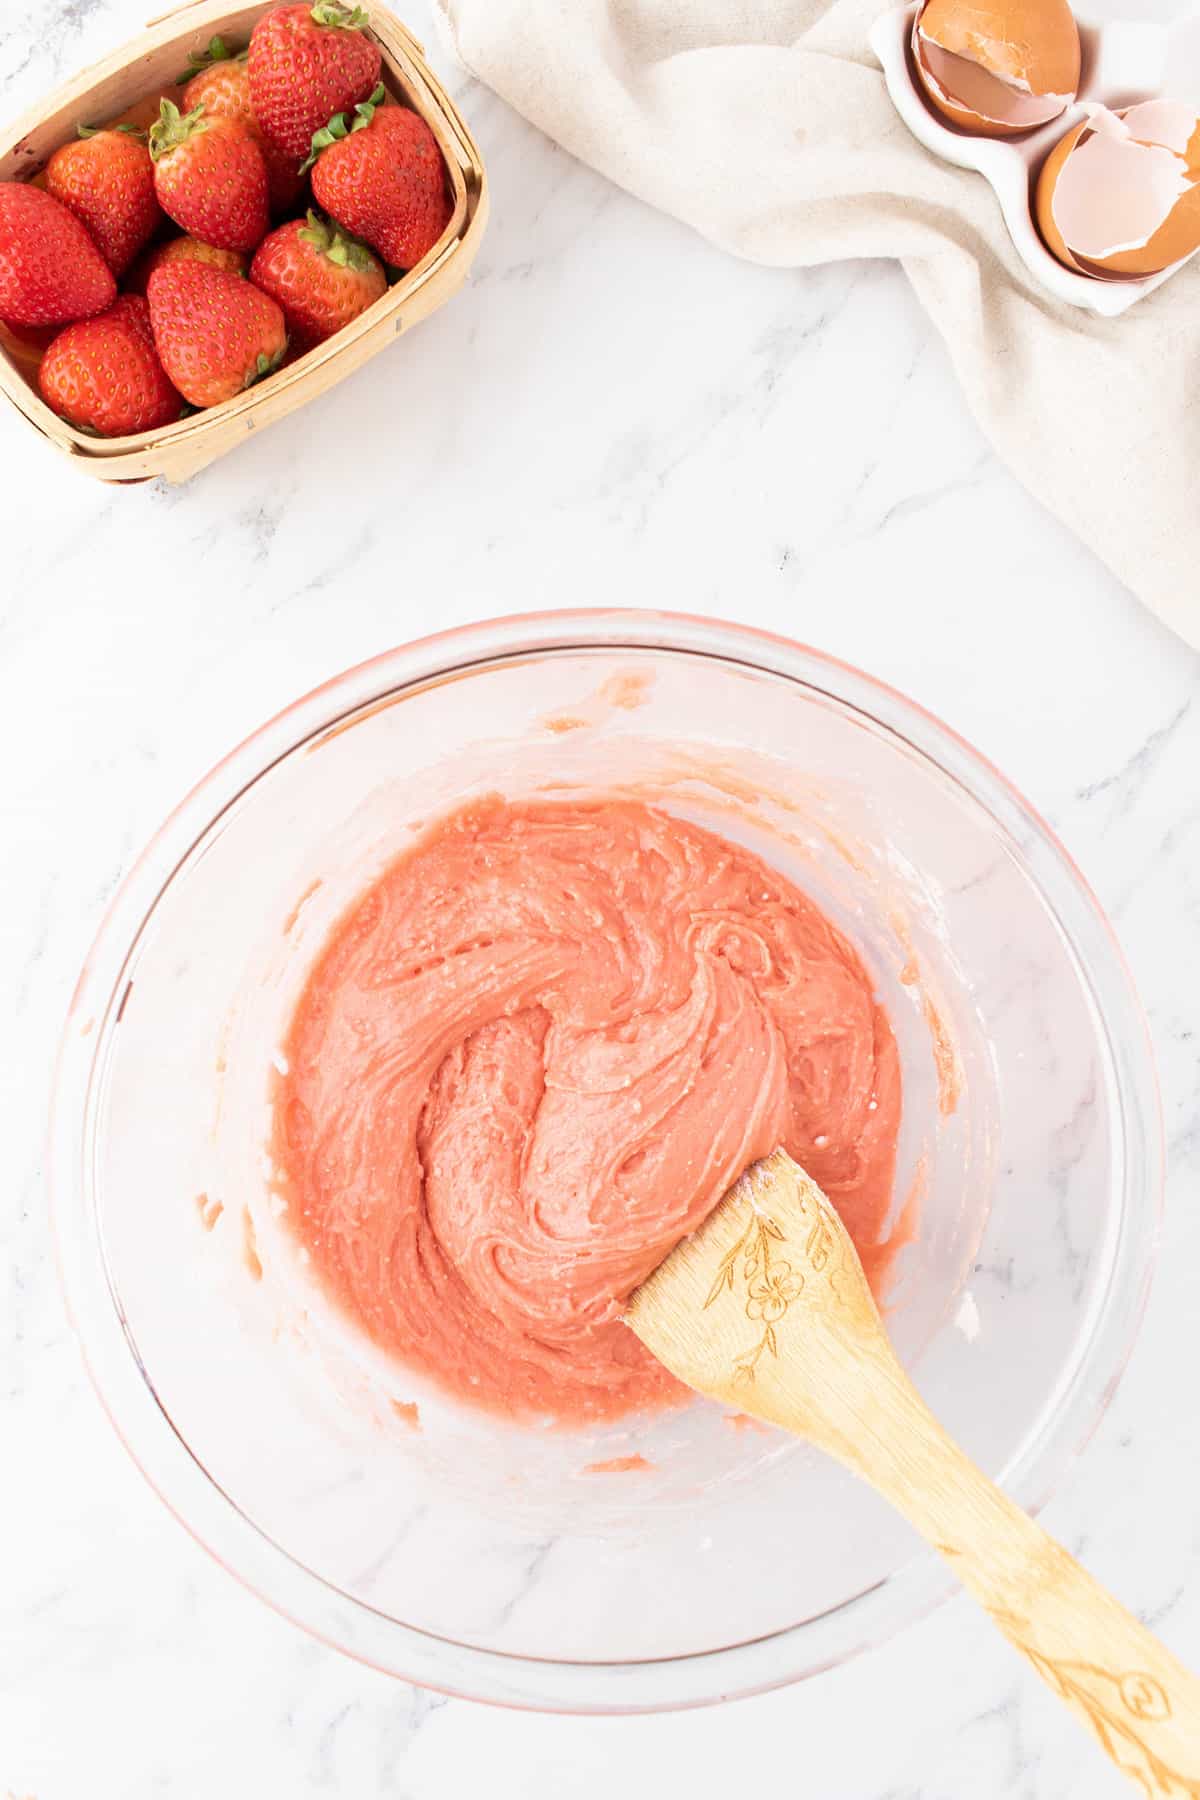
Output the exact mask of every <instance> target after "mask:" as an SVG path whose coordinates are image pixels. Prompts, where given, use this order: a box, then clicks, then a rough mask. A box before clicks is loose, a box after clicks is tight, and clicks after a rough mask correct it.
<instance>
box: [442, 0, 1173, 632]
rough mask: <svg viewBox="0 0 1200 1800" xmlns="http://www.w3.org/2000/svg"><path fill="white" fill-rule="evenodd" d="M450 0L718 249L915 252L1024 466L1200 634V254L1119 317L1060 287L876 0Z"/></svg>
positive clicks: (539, 112) (971, 387) (988, 415)
mask: <svg viewBox="0 0 1200 1800" xmlns="http://www.w3.org/2000/svg"><path fill="white" fill-rule="evenodd" d="M435 4H436V6H437V7H438V9H439V11H440V13H441V15H442V20H443V22H444V25H445V27H446V29H447V32H448V36H449V41H450V43H451V45H452V47H453V48H454V50H455V52H456V54H457V55H458V57H459V59H460V60H461V61H462V62H463V64H464V65H465V66H466V67H467V68H468V69H469V70H471V72H472V73H473V74H475V75H477V76H478V77H479V79H480V80H481V81H484V82H486V83H487V85H488V86H489V87H492V88H494V89H495V90H496V92H497V93H499V94H500V95H501V96H502V97H503V98H504V99H505V100H507V101H508V102H509V103H510V104H511V105H512V106H514V107H516V109H517V110H518V111H519V112H521V113H523V114H524V115H525V117H526V118H528V119H530V120H532V122H533V123H534V124H535V125H537V126H539V127H540V128H541V130H543V131H544V132H546V133H547V134H548V135H549V136H550V137H552V138H554V139H556V140H557V141H558V142H559V143H560V144H562V145H564V146H565V148H566V149H568V150H570V151H572V152H573V153H574V154H575V155H576V156H578V157H581V158H582V159H583V160H584V161H585V162H588V163H590V164H591V165H592V166H593V167H594V168H596V169H599V170H600V171H601V172H602V173H603V174H605V175H607V176H608V177H609V178H610V179H611V180H613V181H616V182H619V183H620V185H621V186H622V187H625V188H628V189H629V190H630V191H631V192H632V193H635V194H637V195H639V196H640V197H641V198H642V199H643V200H647V201H649V202H650V203H651V205H654V206H658V207H661V208H662V209H663V210H664V211H665V212H669V213H673V214H674V215H675V216H676V217H678V218H680V219H684V220H686V221H687V222H688V223H689V224H690V225H692V226H694V227H695V229H696V230H697V231H700V232H702V233H703V234H704V236H706V237H708V238H710V239H711V240H712V242H713V243H715V244H718V245H720V246H721V247H722V248H723V249H725V250H729V251H732V252H733V253H734V254H735V255H738V256H745V257H749V258H751V259H752V260H754V261H755V262H760V263H770V264H777V265H780V266H797V265H807V264H811V263H821V262H831V261H836V260H838V259H840V258H843V257H879V256H891V257H897V258H899V260H900V261H901V263H902V264H903V266H904V268H905V270H906V272H907V274H908V277H909V279H910V280H911V282H912V284H913V287H914V288H915V289H916V292H917V295H918V297H919V299H920V301H921V303H922V305H923V306H924V307H925V309H926V311H927V312H928V314H929V316H930V318H931V319H932V321H933V323H934V325H935V326H936V327H937V329H938V331H939V332H940V333H941V335H942V337H943V338H944V340H945V342H946V346H947V348H948V350H949V352H950V356H951V358H952V360H953V363H954V367H955V369H956V371H957V373H958V378H959V380H960V381H961V382H962V385H963V388H964V389H965V391H966V395H967V399H968V401H969V403H970V406H971V408H972V410H973V412H974V413H975V416H976V418H977V419H978V420H979V422H980V424H981V425H982V427H983V429H984V430H985V431H986V432H987V434H988V436H989V437H990V438H991V440H992V442H993V443H994V444H995V446H996V449H997V450H998V451H999V453H1000V455H1001V456H1002V457H1003V458H1004V460H1005V461H1006V462H1007V463H1008V465H1009V466H1010V468H1011V469H1012V470H1013V471H1014V472H1015V473H1016V475H1017V476H1018V477H1019V478H1020V479H1021V480H1022V481H1023V482H1024V483H1025V485H1026V486H1027V487H1028V488H1029V489H1030V490H1031V491H1032V492H1033V493H1034V494H1036V495H1037V496H1038V498H1039V499H1041V500H1042V501H1043V502H1044V503H1045V505H1047V506H1048V507H1050V508H1051V509H1052V510H1053V511H1054V512H1056V513H1058V514H1059V515H1060V517H1061V518H1062V519H1064V520H1065V521H1066V523H1067V524H1068V525H1069V526H1070V527H1071V528H1072V530H1074V531H1075V532H1076V533H1077V534H1078V536H1079V537H1081V538H1082V539H1083V540H1084V542H1085V543H1088V544H1090V545H1091V546H1092V547H1093V549H1095V550H1096V551H1097V553H1098V554H1099V555H1100V556H1101V557H1103V558H1104V560H1105V561H1106V562H1107V563H1108V564H1109V565H1110V567H1111V568H1112V569H1113V570H1115V572H1116V573H1117V574H1118V575H1119V576H1120V577H1121V579H1122V580H1123V581H1125V582H1127V583H1128V585H1129V586H1130V587H1131V588H1132V589H1133V591H1134V592H1135V593H1136V594H1138V595H1139V596H1140V597H1141V599H1142V600H1144V601H1145V602H1146V603H1147V604H1148V605H1149V606H1151V607H1153V608H1154V609H1155V610H1156V611H1157V612H1158V613H1159V614H1160V615H1161V616H1162V617H1163V618H1164V619H1166V620H1167V621H1168V622H1169V623H1170V624H1171V625H1173V626H1174V628H1175V629H1176V630H1177V631H1178V632H1180V633H1181V635H1182V636H1184V637H1185V638H1187V639H1188V641H1189V642H1191V643H1192V644H1197V645H1200V306H1198V304H1197V303H1198V301H1200V258H1197V260H1196V262H1195V263H1193V264H1191V265H1189V267H1188V268H1187V269H1185V270H1183V271H1182V272H1181V273H1180V274H1179V275H1177V276H1175V277H1174V278H1173V279H1172V280H1171V281H1169V282H1166V283H1165V284H1164V285H1163V286H1162V287H1161V288H1160V289H1159V290H1158V291H1157V292H1156V293H1154V294H1152V295H1150V296H1149V297H1148V298H1147V299H1145V300H1142V301H1140V302H1139V303H1138V304H1137V305H1136V306H1134V307H1133V308H1132V309H1131V310H1130V311H1129V312H1128V313H1126V314H1125V315H1124V316H1123V317H1122V318H1119V319H1114V320H1102V319H1095V318H1093V317H1092V316H1091V315H1090V314H1087V313H1084V312H1081V311H1079V310H1078V309H1077V308H1075V307H1070V306H1067V305H1065V304H1063V303H1061V302H1059V301H1057V300H1054V299H1052V298H1051V297H1050V296H1049V295H1048V294H1044V293H1043V292H1042V291H1041V289H1040V288H1038V287H1037V286H1036V285H1035V284H1034V282H1033V278H1032V277H1031V276H1030V275H1029V274H1028V272H1027V271H1026V270H1025V268H1024V265H1023V264H1022V263H1021V262H1020V260H1019V259H1018V257H1017V254H1016V252H1015V251H1014V249H1013V248H1012V245H1011V243H1010V242H1009V239H1008V234H1007V232H1006V230H1005V227H1004V222H1003V220H1002V218H1001V216H1000V209H999V206H998V204H997V202H996V200H995V198H994V196H993V194H992V191H991V189H990V188H989V187H988V185H987V183H986V182H985V181H984V180H983V178H982V177H981V176H979V175H976V174H974V173H971V172H969V171H965V170H961V169H955V168H951V167H950V166H949V165H948V164H945V163H942V162H940V161H939V160H938V159H937V158H936V157H935V156H933V155H932V154H931V153H930V152H929V151H927V150H925V149H924V148H923V147H922V146H921V145H920V144H918V143H917V142H916V141H915V140H914V139H913V138H912V137H911V136H910V135H909V133H908V131H907V129H906V128H905V126H904V125H903V124H902V123H901V122H900V120H899V119H898V118H897V116H896V114H895V112H894V111H893V109H892V105H891V102H890V101H889V99H888V96H887V92H886V90H885V88H884V84H883V77H882V75H881V74H880V72H879V69H878V66H877V65H876V63H875V61H874V58H873V56H872V55H871V52H870V50H869V49H868V47H867V31H868V28H869V26H870V24H871V22H872V20H873V19H874V18H875V16H876V15H877V14H878V12H879V11H880V10H881V8H880V5H879V3H878V0H833V4H822V3H821V0H435ZM1196 98H1198V99H1200V96H1197V97H1196Z"/></svg>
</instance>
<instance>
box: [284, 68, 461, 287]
mask: <svg viewBox="0 0 1200 1800" xmlns="http://www.w3.org/2000/svg"><path fill="white" fill-rule="evenodd" d="M383 98H384V93H383V89H382V87H379V88H376V90H375V92H374V93H373V94H372V95H371V98H370V99H369V100H368V101H366V102H365V103H364V104H362V105H359V106H356V107H355V109H354V113H355V117H354V122H353V123H352V124H350V125H347V123H346V119H345V115H344V114H341V113H339V115H338V116H337V118H335V119H331V120H330V121H329V124H328V125H327V126H326V127H325V129H324V130H323V131H318V132H317V133H316V135H315V136H314V138H313V144H312V154H313V156H314V157H315V158H316V162H315V165H314V167H313V173H312V185H313V193H314V194H315V195H316V197H317V199H318V200H319V201H320V202H321V205H322V206H323V207H324V208H325V211H326V212H327V213H330V214H331V215H332V217H333V218H335V219H337V220H338V221H339V223H341V224H342V225H345V226H346V228H347V230H349V231H353V232H354V233H355V234H356V235H357V236H358V237H361V238H365V239H366V241H367V243H368V244H370V245H371V246H372V248H373V249H375V250H378V252H379V254H380V256H382V258H383V260H384V262H387V263H391V264H393V265H394V267H396V268H398V269H411V268H412V267H413V266H414V264H416V263H419V262H420V260H421V258H422V257H423V256H426V255H428V253H429V251H430V250H432V248H433V246H434V245H435V244H436V243H437V241H438V239H439V238H440V237H441V235H442V233H443V231H445V229H446V226H447V224H448V223H449V220H450V202H449V199H448V198H447V195H446V170H445V166H444V164H443V162H442V153H441V151H440V150H439V149H438V144H437V139H436V138H435V137H434V135H433V133H432V131H430V129H429V127H428V125H427V124H426V123H425V121H424V119H422V118H421V116H420V114H419V113H415V112H410V111H409V109H408V108H407V107H406V106H384V105H383V104H382V101H383Z"/></svg>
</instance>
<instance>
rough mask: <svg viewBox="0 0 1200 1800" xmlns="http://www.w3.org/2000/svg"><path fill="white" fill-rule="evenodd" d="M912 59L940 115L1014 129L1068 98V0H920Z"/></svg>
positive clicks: (1047, 116)
mask: <svg viewBox="0 0 1200 1800" xmlns="http://www.w3.org/2000/svg"><path fill="white" fill-rule="evenodd" d="M912 60H913V65H914V68H915V70H916V73H917V77H918V79H919V81H920V83H921V86H922V88H923V89H924V92H925V95H926V98H927V99H928V100H929V102H930V104H931V106H932V107H933V108H934V110H935V111H936V112H938V113H940V114H941V116H942V117H943V118H945V119H947V120H949V122H950V123H951V124H953V125H956V126H958V128H959V130H961V131H966V132H970V133H972V134H973V135H977V136H978V135H982V136H987V137H1013V136H1016V135H1018V134H1019V133H1021V132H1024V131H1032V130H1035V129H1036V128H1037V127H1038V126H1040V125H1046V124H1049V122H1050V121H1051V120H1052V119H1056V118H1058V117H1059V116H1060V114H1062V113H1063V112H1065V111H1066V109H1067V107H1068V106H1070V105H1071V103H1072V101H1073V100H1074V98H1075V95H1076V92H1077V90H1078V87H1079V69H1080V50H1079V29H1078V26H1077V25H1076V23H1075V17H1074V14H1073V13H1072V11H1071V9H1070V7H1069V6H1068V5H1067V4H1066V0H990V3H987V4H980V3H978V0H926V4H925V5H924V6H922V7H921V8H920V9H919V10H918V12H917V15H916V18H915V19H914V21H913V33H912Z"/></svg>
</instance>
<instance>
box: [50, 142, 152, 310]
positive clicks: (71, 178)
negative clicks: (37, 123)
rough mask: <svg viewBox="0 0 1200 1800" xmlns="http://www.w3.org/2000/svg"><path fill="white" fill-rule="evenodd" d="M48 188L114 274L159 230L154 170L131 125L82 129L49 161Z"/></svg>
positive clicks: (144, 147)
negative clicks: (87, 234)
mask: <svg viewBox="0 0 1200 1800" xmlns="http://www.w3.org/2000/svg"><path fill="white" fill-rule="evenodd" d="M46 188H47V191H48V192H49V193H51V194H53V195H54V198H55V199H56V200H61V201H62V203H63V205H64V206H66V207H69V208H70V210H71V211H72V212H73V213H74V214H75V217H76V218H77V219H79V220H80V221H81V223H82V224H84V225H86V226H87V228H88V230H89V231H90V232H91V234H92V237H93V238H94V239H95V241H96V246H97V248H98V249H99V251H100V254H101V256H102V257H103V258H104V260H105V262H106V263H107V264H108V266H109V268H110V269H111V270H112V272H113V274H114V275H116V276H118V277H119V276H121V275H123V274H124V272H125V270H126V269H127V268H128V267H129V265H130V263H131V262H132V261H133V259H134V257H135V256H136V255H137V253H138V251H139V250H140V249H141V247H142V245H143V244H145V243H148V242H149V240H150V239H151V238H152V237H153V236H154V233H155V232H156V231H157V229H158V225H159V221H160V220H161V218H162V213H161V212H160V211H159V206H158V201H157V200H156V199H155V197H154V168H153V165H152V163H151V161H150V152H149V151H148V150H147V148H146V145H145V141H144V137H143V135H142V134H141V133H139V132H137V131H135V130H134V129H133V128H132V127H129V126H124V125H121V126H118V127H117V128H116V130H113V131H96V130H94V129H93V128H92V127H91V126H90V125H81V126H80V127H79V136H78V138H77V139H76V141H75V142H74V143H73V144H62V145H61V146H60V147H59V148H58V149H57V150H56V151H55V152H54V155H53V156H52V157H51V158H50V161H49V162H48V163H47V164H46Z"/></svg>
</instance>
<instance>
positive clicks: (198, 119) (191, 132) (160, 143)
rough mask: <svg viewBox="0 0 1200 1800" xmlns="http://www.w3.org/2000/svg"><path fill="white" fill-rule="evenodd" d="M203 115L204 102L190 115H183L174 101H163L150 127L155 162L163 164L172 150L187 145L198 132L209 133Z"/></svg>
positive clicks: (152, 154)
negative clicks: (164, 158)
mask: <svg viewBox="0 0 1200 1800" xmlns="http://www.w3.org/2000/svg"><path fill="white" fill-rule="evenodd" d="M203 113H204V103H203V101H201V103H200V105H199V106H194V107H193V108H192V110H191V112H190V113H181V112H180V110H179V108H178V107H177V106H176V104H175V102H174V101H173V100H164V101H162V102H161V104H160V106H159V113H158V118H157V119H156V120H155V121H154V123H153V125H152V126H151V127H150V155H151V156H152V157H153V159H154V161H155V162H161V160H162V158H163V157H164V156H169V155H170V154H171V151H172V150H178V148H179V146H180V145H181V144H186V143H187V141H188V139H189V138H191V137H195V135H196V133H197V132H198V131H207V130H208V126H207V124H206V122H205V120H204V117H203Z"/></svg>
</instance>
